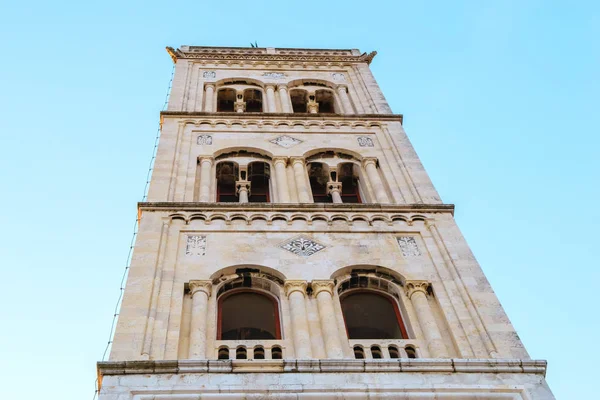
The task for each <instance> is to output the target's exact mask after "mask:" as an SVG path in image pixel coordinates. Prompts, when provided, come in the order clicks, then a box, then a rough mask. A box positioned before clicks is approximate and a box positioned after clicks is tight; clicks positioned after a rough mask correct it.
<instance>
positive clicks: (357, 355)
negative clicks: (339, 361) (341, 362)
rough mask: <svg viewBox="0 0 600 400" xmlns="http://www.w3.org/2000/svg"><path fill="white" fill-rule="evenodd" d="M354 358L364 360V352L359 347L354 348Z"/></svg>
mask: <svg viewBox="0 0 600 400" xmlns="http://www.w3.org/2000/svg"><path fill="white" fill-rule="evenodd" d="M354 358H356V359H357V360H361V359H363V358H365V351H364V350H363V348H362V347H360V346H354Z"/></svg>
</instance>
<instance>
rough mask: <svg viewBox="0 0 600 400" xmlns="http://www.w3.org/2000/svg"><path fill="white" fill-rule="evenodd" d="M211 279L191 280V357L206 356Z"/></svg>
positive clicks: (201, 357) (199, 357)
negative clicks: (207, 315)
mask: <svg viewBox="0 0 600 400" xmlns="http://www.w3.org/2000/svg"><path fill="white" fill-rule="evenodd" d="M211 285H212V283H211V282H210V281H190V294H191V296H192V320H191V322H190V352H189V358H190V359H196V360H198V359H200V360H202V359H205V358H206V314H207V312H208V307H207V305H208V298H209V297H210V288H211Z"/></svg>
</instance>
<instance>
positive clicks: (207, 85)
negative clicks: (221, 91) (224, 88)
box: [204, 83, 215, 90]
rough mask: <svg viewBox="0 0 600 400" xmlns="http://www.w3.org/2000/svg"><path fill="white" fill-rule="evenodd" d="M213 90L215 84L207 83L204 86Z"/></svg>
mask: <svg viewBox="0 0 600 400" xmlns="http://www.w3.org/2000/svg"><path fill="white" fill-rule="evenodd" d="M208 88H211V89H212V90H215V84H214V83H205V84H204V89H208Z"/></svg>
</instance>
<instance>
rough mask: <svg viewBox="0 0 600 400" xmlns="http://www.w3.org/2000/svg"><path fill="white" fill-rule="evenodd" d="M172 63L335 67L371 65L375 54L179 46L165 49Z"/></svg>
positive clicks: (321, 50)
mask: <svg viewBox="0 0 600 400" xmlns="http://www.w3.org/2000/svg"><path fill="white" fill-rule="evenodd" d="M166 50H167V53H169V56H171V59H172V60H173V62H174V63H177V61H178V60H201V61H222V62H225V63H227V62H234V61H244V62H247V63H253V62H254V63H259V62H263V63H264V62H271V63H288V64H289V63H318V64H321V65H323V64H325V65H335V64H338V65H339V64H341V65H344V64H356V63H367V64H371V61H373V58H374V57H375V55H377V52H376V51H372V52H370V53H362V54H354V52H353V51H352V50H327V49H319V50H316V49H315V50H313V49H267V48H253V47H201V46H182V47H181V48H178V49H174V48H172V47H168V46H167V48H166Z"/></svg>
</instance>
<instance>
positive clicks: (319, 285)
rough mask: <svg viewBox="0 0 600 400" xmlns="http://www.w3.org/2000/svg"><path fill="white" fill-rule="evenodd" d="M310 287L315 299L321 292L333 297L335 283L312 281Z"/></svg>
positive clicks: (331, 281) (330, 281)
mask: <svg viewBox="0 0 600 400" xmlns="http://www.w3.org/2000/svg"><path fill="white" fill-rule="evenodd" d="M310 287H311V288H312V295H313V297H317V295H318V294H319V293H321V292H327V293H329V294H330V295H332V296H333V288H334V287H335V282H334V281H333V280H318V281H312V282H311V283H310Z"/></svg>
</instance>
